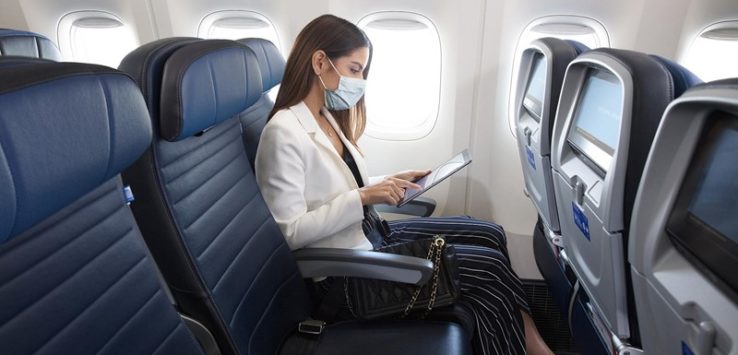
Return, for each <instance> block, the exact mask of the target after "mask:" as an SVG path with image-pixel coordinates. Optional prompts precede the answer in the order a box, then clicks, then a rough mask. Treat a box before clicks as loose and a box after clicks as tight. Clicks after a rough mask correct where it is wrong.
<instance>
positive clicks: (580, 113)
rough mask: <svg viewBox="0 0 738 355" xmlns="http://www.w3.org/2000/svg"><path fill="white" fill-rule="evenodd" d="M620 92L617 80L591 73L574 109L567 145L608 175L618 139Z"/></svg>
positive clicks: (621, 100) (601, 73)
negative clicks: (568, 143) (570, 145)
mask: <svg viewBox="0 0 738 355" xmlns="http://www.w3.org/2000/svg"><path fill="white" fill-rule="evenodd" d="M622 116H623V89H622V84H621V83H620V80H618V78H617V77H616V76H615V75H613V74H611V73H609V72H606V71H603V70H599V69H594V68H592V69H590V70H589V72H588V73H587V76H586V77H585V79H584V84H583V85H582V88H581V91H580V93H579V98H578V100H577V105H576V107H575V109H574V116H573V120H572V122H573V123H572V127H571V128H570V130H569V137H568V140H569V142H570V143H571V144H572V145H573V146H574V147H575V148H576V150H577V151H579V152H580V153H583V154H584V155H585V156H587V157H588V158H589V159H591V160H592V161H593V162H594V163H595V164H596V165H597V166H598V167H599V168H600V169H602V170H604V171H607V169H608V167H609V165H610V161H611V159H612V155H613V154H614V152H615V148H617V144H618V140H619V138H620V120H621V118H622Z"/></svg>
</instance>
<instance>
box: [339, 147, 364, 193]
mask: <svg viewBox="0 0 738 355" xmlns="http://www.w3.org/2000/svg"><path fill="white" fill-rule="evenodd" d="M343 162H344V163H346V165H348V167H349V169H351V173H352V174H354V179H356V184H358V185H359V187H364V180H362V179H361V173H359V167H358V166H357V165H356V160H354V156H353V155H351V153H350V152H349V150H348V148H346V146H344V147H343Z"/></svg>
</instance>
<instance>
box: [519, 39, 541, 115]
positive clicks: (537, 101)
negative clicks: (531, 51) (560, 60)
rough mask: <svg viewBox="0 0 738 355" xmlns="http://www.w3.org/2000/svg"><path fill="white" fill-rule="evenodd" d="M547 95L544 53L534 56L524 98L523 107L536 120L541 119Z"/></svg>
mask: <svg viewBox="0 0 738 355" xmlns="http://www.w3.org/2000/svg"><path fill="white" fill-rule="evenodd" d="M545 95H546V61H545V59H544V58H543V54H541V53H536V54H535V55H534V56H533V62H532V64H531V71H530V76H529V78H528V86H527V88H526V90H525V97H524V98H523V107H525V109H526V110H527V111H528V112H529V113H530V115H531V116H532V117H533V118H534V119H535V120H536V121H540V119H541V115H542V114H543V98H544V96H545Z"/></svg>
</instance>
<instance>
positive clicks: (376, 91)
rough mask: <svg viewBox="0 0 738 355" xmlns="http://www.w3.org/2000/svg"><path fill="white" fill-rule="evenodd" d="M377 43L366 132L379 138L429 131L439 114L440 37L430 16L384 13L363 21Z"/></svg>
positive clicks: (421, 134) (399, 137)
mask: <svg viewBox="0 0 738 355" xmlns="http://www.w3.org/2000/svg"><path fill="white" fill-rule="evenodd" d="M359 27H361V28H362V29H363V30H364V31H365V32H366V34H367V36H369V39H370V40H371V41H372V45H373V46H374V53H373V58H372V63H371V70H370V73H369V78H368V82H367V92H366V101H367V116H368V117H367V121H368V122H367V127H366V133H367V134H368V135H369V136H372V137H374V138H378V139H387V140H413V139H419V138H422V137H424V136H426V135H427V134H428V133H430V131H431V130H432V129H433V126H434V124H435V122H436V118H437V117H438V105H439V96H440V91H441V41H440V37H439V35H438V31H437V30H436V27H435V25H433V23H432V22H431V21H430V20H429V19H428V18H426V17H424V16H421V15H418V14H415V13H408V12H380V13H374V14H371V15H368V16H366V17H364V18H363V19H362V20H361V21H359Z"/></svg>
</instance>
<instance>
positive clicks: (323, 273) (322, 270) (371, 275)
mask: <svg viewBox="0 0 738 355" xmlns="http://www.w3.org/2000/svg"><path fill="white" fill-rule="evenodd" d="M292 255H294V257H295V259H296V260H297V267H298V268H299V269H300V273H302V277H304V278H313V277H328V276H338V277H340V276H349V277H362V278H367V279H376V280H387V281H396V282H404V283H409V284H416V285H422V284H425V283H426V282H428V280H429V279H430V277H431V274H432V272H433V263H432V262H431V261H430V260H426V259H423V258H416V257H413V256H406V255H395V254H389V253H380V252H375V251H370V250H354V249H336V248H305V249H298V250H295V251H293V252H292Z"/></svg>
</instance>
